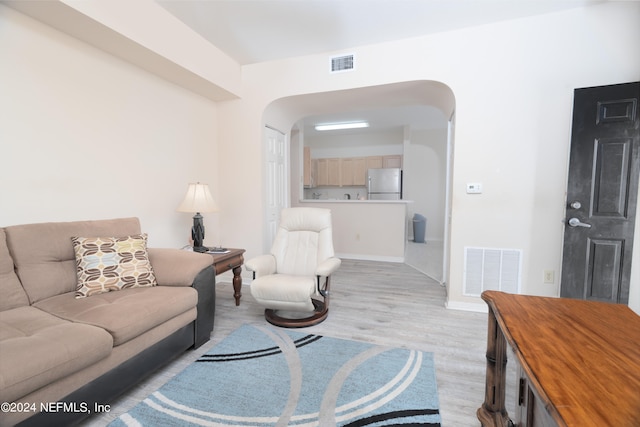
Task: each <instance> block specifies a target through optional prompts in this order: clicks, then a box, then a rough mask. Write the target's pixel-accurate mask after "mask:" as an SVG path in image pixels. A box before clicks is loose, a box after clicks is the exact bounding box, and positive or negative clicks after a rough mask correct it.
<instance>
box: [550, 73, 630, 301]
mask: <svg viewBox="0 0 640 427" xmlns="http://www.w3.org/2000/svg"><path fill="white" fill-rule="evenodd" d="M639 99H640V82H634V83H625V84H619V85H612V86H601V87H591V88H584V89H576V91H575V93H574V105H573V129H572V136H571V153H570V161H569V181H568V186H567V210H566V224H565V231H564V250H563V260H562V278H561V282H560V295H561V296H562V297H568V298H579V299H588V300H595V301H607V302H617V303H627V302H628V301H629V280H630V274H631V253H632V250H633V234H634V223H635V215H636V205H637V200H638V179H639V171H640V165H639V163H640V153H639V151H640V118H639V117H638V115H639V112H638V107H639V105H638V101H639Z"/></svg>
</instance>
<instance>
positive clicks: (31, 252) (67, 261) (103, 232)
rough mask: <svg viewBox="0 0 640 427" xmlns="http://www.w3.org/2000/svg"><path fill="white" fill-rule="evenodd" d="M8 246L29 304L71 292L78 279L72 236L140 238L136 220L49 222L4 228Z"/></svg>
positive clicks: (138, 225) (138, 224) (138, 222)
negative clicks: (135, 235)
mask: <svg viewBox="0 0 640 427" xmlns="http://www.w3.org/2000/svg"><path fill="white" fill-rule="evenodd" d="M5 232H6V233H7V246H8V247H9V251H10V253H11V256H12V257H13V262H14V263H15V265H16V273H17V274H18V277H19V278H20V282H21V283H22V286H23V287H24V290H25V292H26V293H27V296H28V297H29V301H31V303H32V304H33V303H34V302H37V301H40V300H41V299H44V298H49V297H52V296H54V295H59V294H64V293H67V292H74V291H75V290H76V284H77V283H78V277H77V275H76V261H75V254H74V252H73V245H72V244H71V237H73V236H129V235H133V234H140V221H138V218H121V219H109V220H97V221H74V222H49V223H40V224H26V225H13V226H9V227H6V228H5Z"/></svg>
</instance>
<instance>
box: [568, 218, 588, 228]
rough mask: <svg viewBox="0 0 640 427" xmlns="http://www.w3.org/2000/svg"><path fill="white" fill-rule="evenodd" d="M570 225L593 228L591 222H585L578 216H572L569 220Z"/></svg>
mask: <svg viewBox="0 0 640 427" xmlns="http://www.w3.org/2000/svg"><path fill="white" fill-rule="evenodd" d="M569 226H571V227H585V228H591V224H587V223H584V222H582V221H580V220H579V219H578V218H571V219H570V220H569Z"/></svg>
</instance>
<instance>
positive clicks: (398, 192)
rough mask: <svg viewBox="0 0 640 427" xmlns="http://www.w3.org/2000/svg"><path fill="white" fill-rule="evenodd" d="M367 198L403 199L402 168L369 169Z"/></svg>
mask: <svg viewBox="0 0 640 427" xmlns="http://www.w3.org/2000/svg"><path fill="white" fill-rule="evenodd" d="M367 198H368V199H369V200H400V199H402V170H401V169H400V168H385V169H368V170H367Z"/></svg>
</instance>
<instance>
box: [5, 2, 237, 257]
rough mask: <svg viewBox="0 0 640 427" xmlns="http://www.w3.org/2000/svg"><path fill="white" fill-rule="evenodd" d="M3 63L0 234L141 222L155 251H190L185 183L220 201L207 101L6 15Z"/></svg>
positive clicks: (212, 228)
mask: <svg viewBox="0 0 640 427" xmlns="http://www.w3.org/2000/svg"><path fill="white" fill-rule="evenodd" d="M0 63H2V65H1V66H0V94H1V96H0V152H1V153H2V154H1V156H2V167H1V168H0V194H1V197H0V226H7V225H13V224H23V223H31V222H46V221H72V220H85V219H101V218H115V217H125V216H137V217H139V218H140V220H141V223H142V228H143V230H144V231H146V232H148V233H149V244H150V245H151V246H166V247H181V246H183V245H184V244H186V243H187V238H188V236H189V233H190V231H189V229H190V227H191V223H192V219H191V216H192V215H190V214H185V213H178V212H176V211H175V210H176V208H177V206H178V204H179V203H180V202H181V200H182V198H183V197H184V193H185V192H186V189H187V184H188V183H189V182H190V181H197V180H199V181H202V182H208V183H209V184H210V185H211V188H212V192H213V195H214V198H215V197H219V191H220V189H219V186H218V174H217V171H216V162H217V158H218V156H217V126H218V123H217V113H216V105H215V103H214V102H212V101H210V100H207V99H205V98H202V97H200V96H198V95H196V94H194V93H192V92H189V91H186V90H184V89H182V88H180V87H178V86H175V85H174V84H171V83H168V82H166V81H165V80H161V79H159V78H157V77H155V76H154V75H152V74H149V73H148V72H146V71H142V70H141V69H139V68H137V67H134V66H132V65H130V64H128V63H125V62H123V61H122V60H119V59H116V58H115V57H113V56H111V55H109V54H106V53H104V52H103V51H100V50H98V49H96V48H94V47H92V46H89V45H87V44H85V43H83V42H81V41H79V40H77V39H75V38H72V37H69V36H67V35H65V34H63V33H60V32H58V31H57V30H54V29H52V28H51V27H49V26H46V25H43V24H41V23H40V22H38V21H35V20H33V19H31V18H28V17H27V16H25V15H22V14H20V13H18V12H16V11H14V10H13V9H10V8H7V7H6V6H4V5H0ZM221 207H222V208H223V209H224V208H225V206H224V204H221ZM217 220H218V218H217V214H205V221H206V222H205V224H206V226H207V239H205V240H206V241H207V242H211V243H212V244H213V243H218V242H217V241H216V240H215V239H213V240H212V239H210V238H209V237H215V235H216V232H217V230H216V229H217Z"/></svg>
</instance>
